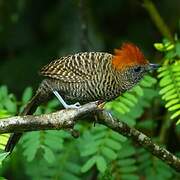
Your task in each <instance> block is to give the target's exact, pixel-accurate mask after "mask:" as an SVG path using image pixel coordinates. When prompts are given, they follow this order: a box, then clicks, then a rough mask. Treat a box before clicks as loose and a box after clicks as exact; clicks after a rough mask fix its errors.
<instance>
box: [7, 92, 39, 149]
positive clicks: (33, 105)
mask: <svg viewBox="0 0 180 180" xmlns="http://www.w3.org/2000/svg"><path fill="white" fill-rule="evenodd" d="M39 96H40V93H36V95H35V96H33V98H32V99H31V100H30V102H29V103H28V104H27V105H26V107H25V108H24V110H23V111H22V112H21V113H20V115H21V116H25V115H30V114H33V113H34V112H35V111H36V109H37V107H38V106H39V104H40V98H39ZM22 134H23V133H13V134H11V136H10V138H9V140H8V142H7V144H6V147H5V151H7V152H12V151H13V149H14V147H15V145H16V144H17V143H18V141H19V139H20V138H21V136H22Z"/></svg>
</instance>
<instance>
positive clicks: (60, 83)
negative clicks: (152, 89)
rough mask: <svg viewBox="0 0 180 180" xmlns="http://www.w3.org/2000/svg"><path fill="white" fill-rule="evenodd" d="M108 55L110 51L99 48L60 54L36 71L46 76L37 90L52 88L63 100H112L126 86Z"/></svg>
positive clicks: (127, 85)
mask: <svg viewBox="0 0 180 180" xmlns="http://www.w3.org/2000/svg"><path fill="white" fill-rule="evenodd" d="M112 59H113V55H111V54H108V53H100V52H97V53H93V52H90V53H87V52H85V53H78V54H75V55H71V56H67V57H62V58H60V59H59V60H56V61H53V62H51V63H50V64H48V65H47V66H45V67H44V68H42V70H41V71H40V74H41V75H43V76H45V77H47V79H45V80H44V81H43V82H42V84H41V86H40V89H39V90H40V91H51V90H56V91H58V92H59V93H60V95H61V96H62V97H63V98H64V99H65V100H66V101H68V100H69V101H80V102H90V101H95V100H104V101H109V100H112V99H114V98H116V97H117V96H119V95H120V94H121V93H122V92H124V91H126V90H127V89H129V88H130V85H129V84H128V83H127V82H125V83H123V77H122V76H121V74H120V73H119V72H118V71H117V70H115V68H114V67H113V66H112ZM49 87H50V88H52V89H49ZM51 92H52V91H51Z"/></svg>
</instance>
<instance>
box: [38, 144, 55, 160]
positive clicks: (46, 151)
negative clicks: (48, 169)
mask: <svg viewBox="0 0 180 180" xmlns="http://www.w3.org/2000/svg"><path fill="white" fill-rule="evenodd" d="M41 147H42V148H43V149H44V159H45V160H46V161H47V162H48V163H53V162H55V159H56V158H55V156H54V153H53V152H52V150H51V149H50V148H48V147H47V146H41Z"/></svg>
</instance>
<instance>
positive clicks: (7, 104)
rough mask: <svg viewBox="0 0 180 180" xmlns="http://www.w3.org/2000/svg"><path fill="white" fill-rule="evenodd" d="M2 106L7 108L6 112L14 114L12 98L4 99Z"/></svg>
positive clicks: (15, 106) (14, 105)
mask: <svg viewBox="0 0 180 180" xmlns="http://www.w3.org/2000/svg"><path fill="white" fill-rule="evenodd" d="M4 107H5V108H6V109H7V111H8V112H10V113H13V114H15V113H16V111H17V105H16V103H15V102H12V100H11V99H9V98H6V99H4Z"/></svg>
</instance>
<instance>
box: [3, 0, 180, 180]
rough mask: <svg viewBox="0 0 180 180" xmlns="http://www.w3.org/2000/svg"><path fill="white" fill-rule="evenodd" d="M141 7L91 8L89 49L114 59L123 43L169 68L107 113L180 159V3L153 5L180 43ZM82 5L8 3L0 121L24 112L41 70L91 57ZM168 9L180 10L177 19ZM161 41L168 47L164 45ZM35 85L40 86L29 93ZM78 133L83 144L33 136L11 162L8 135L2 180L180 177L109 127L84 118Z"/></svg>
mask: <svg viewBox="0 0 180 180" xmlns="http://www.w3.org/2000/svg"><path fill="white" fill-rule="evenodd" d="M141 2H142V1H125V0H112V1H103V3H102V1H95V0H89V1H87V3H86V6H85V14H86V21H87V22H88V34H87V36H88V46H87V47H86V49H88V50H89V51H106V52H112V51H113V48H115V47H119V46H120V44H121V42H123V41H132V42H134V43H136V44H138V45H139V46H140V47H141V49H142V50H143V51H144V52H145V55H146V56H147V57H148V59H150V61H151V62H155V63H159V64H161V65H162V66H161V68H159V70H158V72H155V73H153V74H151V75H147V76H145V77H144V79H143V80H142V81H141V82H140V83H139V84H138V85H137V86H136V87H134V88H133V89H132V90H130V91H128V92H126V93H124V94H123V95H122V96H120V97H118V98H117V99H116V100H114V101H113V102H109V103H107V104H106V106H105V107H106V109H107V110H108V111H110V112H111V113H112V114H113V116H116V117H118V118H119V119H120V120H122V121H124V122H126V123H128V124H129V125H130V126H134V127H136V128H137V129H139V130H140V131H142V132H144V133H145V134H147V135H148V136H150V137H152V139H153V140H154V141H155V142H156V143H158V144H160V145H162V146H164V147H165V148H167V149H168V150H170V151H171V152H173V153H174V154H176V155H177V156H178V155H179V154H180V144H179V142H180V141H179V140H180V125H176V124H178V123H179V121H180V41H179V40H178V33H179V30H180V28H179V27H178V22H179V17H180V14H178V13H179V12H180V11H178V10H179V7H180V6H178V3H179V1H178V0H173V2H174V3H172V2H170V1H167V0H164V1H163V2H160V1H153V2H154V3H155V5H156V6H157V8H158V9H159V10H160V13H161V14H162V16H163V18H164V19H167V24H168V25H169V26H168V27H169V28H170V30H171V31H172V32H174V33H175V38H173V39H174V42H170V41H169V40H167V37H166V38H164V37H163V36H162V35H161V33H159V31H158V29H156V27H155V26H154V24H153V21H152V22H151V21H150V17H149V15H148V14H147V12H146V11H145V9H143V8H142V7H141V5H140V3H141ZM78 3H79V1H78V0H74V1H73V0H66V1H63V0H55V1H48V0H46V1H42V0H39V1H35V0H29V1H26V0H11V1H6V0H2V1H0V37H1V38H0V57H1V61H0V84H1V86H0V118H3V117H8V116H13V115H17V114H18V113H19V112H20V111H22V109H23V107H24V105H25V104H26V103H27V102H28V101H29V99H30V98H31V97H32V95H33V90H34V91H35V89H36V87H37V84H38V83H39V82H40V79H38V76H37V73H36V71H38V69H39V68H40V66H42V65H44V64H46V63H47V62H49V61H50V60H52V59H54V58H56V57H59V56H63V55H66V54H71V53H75V52H78V51H82V50H83V48H84V46H83V45H82V38H84V36H83V35H82V33H83V32H82V29H81V24H82V22H81V21H82V19H81V15H82V14H81V13H82V12H80V9H79V6H78ZM167 7H168V8H170V9H173V11H171V14H169V11H168V10H167ZM161 39H163V40H162V43H157V42H160V41H161ZM154 43H155V44H154ZM153 44H154V47H155V48H154V47H153ZM3 84H6V86H5V85H3ZM29 85H30V86H32V87H27V86H29ZM7 87H8V88H7ZM24 89H25V90H24ZM12 92H13V93H12ZM59 108H60V106H59V103H58V102H57V100H56V99H53V100H51V101H50V102H49V103H48V104H45V105H42V106H41V107H39V108H38V109H37V111H36V114H42V113H49V112H52V111H55V110H57V109H59ZM75 128H76V129H77V130H79V132H80V137H79V138H78V139H74V138H73V137H72V136H71V135H70V133H69V132H67V131H38V132H30V133H26V134H25V135H24V136H23V138H22V139H21V141H20V142H19V144H18V145H17V147H16V149H15V151H14V152H13V154H12V155H11V156H8V157H7V155H8V154H7V153H4V146H5V144H6V142H7V139H8V137H9V134H2V135H0V150H1V153H0V175H1V176H2V177H0V179H3V177H4V178H7V179H38V180H39V179H43V180H44V179H60V180H63V179H64V180H69V179H102V180H104V179H108V180H109V179H110V180H111V179H112V180H119V179H122V180H133V179H135V180H136V179H148V180H151V179H159V180H166V179H167V180H168V179H175V180H176V179H179V178H180V175H179V174H178V173H176V172H175V171H173V170H172V169H171V168H170V167H168V166H167V165H166V164H164V163H163V162H162V161H160V160H159V159H157V158H155V157H154V156H152V155H151V154H150V153H149V152H147V151H146V150H144V149H142V148H141V147H140V146H139V145H138V144H135V143H134V142H132V141H131V140H129V139H127V138H125V137H123V136H122V135H120V134H117V133H116V132H114V131H112V130H110V129H108V128H106V127H105V126H103V125H98V124H96V125H95V127H94V125H93V124H91V123H89V122H87V121H83V119H82V120H80V121H79V123H78V124H77V125H76V126H75ZM6 157H7V158H6Z"/></svg>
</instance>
